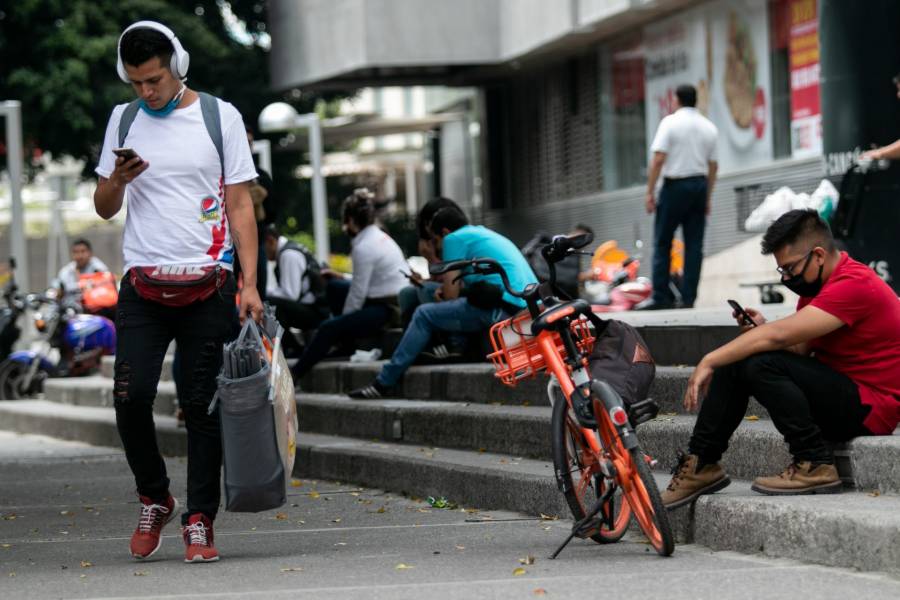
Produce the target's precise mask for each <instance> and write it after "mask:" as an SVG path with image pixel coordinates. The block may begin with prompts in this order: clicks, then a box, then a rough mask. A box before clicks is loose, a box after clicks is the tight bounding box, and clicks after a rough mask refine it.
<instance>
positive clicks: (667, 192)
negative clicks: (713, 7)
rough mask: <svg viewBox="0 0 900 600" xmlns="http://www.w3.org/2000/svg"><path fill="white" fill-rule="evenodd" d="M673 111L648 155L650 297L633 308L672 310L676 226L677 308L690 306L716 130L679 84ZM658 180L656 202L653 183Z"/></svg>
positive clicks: (714, 167)
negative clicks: (680, 253) (680, 267)
mask: <svg viewBox="0 0 900 600" xmlns="http://www.w3.org/2000/svg"><path fill="white" fill-rule="evenodd" d="M675 96H676V98H677V99H678V110H676V111H675V112H674V113H672V114H671V115H669V116H667V117H665V118H664V119H663V120H662V121H660V123H659V128H658V129H657V130H656V137H655V138H653V144H652V145H651V146H650V150H651V151H652V152H653V159H652V161H651V163H650V174H649V176H648V178H647V198H646V207H647V214H652V213H653V212H654V211H655V212H656V220H655V221H654V225H653V229H654V231H653V237H654V245H653V297H652V298H650V299H648V300H646V301H644V302H642V303H641V304H639V305H638V306H637V307H636V308H637V309H638V310H642V309H661V308H673V307H674V302H675V295H674V294H673V293H672V290H671V288H670V280H669V267H670V259H671V251H672V238H673V237H674V236H675V230H676V229H678V226H679V225H680V226H681V230H682V235H683V236H684V277H683V280H682V284H681V305H682V307H684V308H691V307H693V306H694V300H696V299H697V285H698V284H699V283H700V265H701V263H702V262H703V231H704V229H705V228H706V217H707V216H708V215H709V212H710V209H711V205H710V200H711V198H712V191H713V186H714V185H715V183H716V171H717V170H718V163H717V161H716V140H717V138H718V135H719V133H718V131H717V130H716V126H715V125H713V124H712V121H710V120H709V119H707V118H706V117H704V116H703V115H702V114H701V113H700V111H698V110H697V109H696V108H695V106H696V105H697V90H696V89H695V88H694V86H692V85H680V86H678V89H677V90H676V92H675ZM660 175H662V177H663V185H662V189H661V190H660V192H659V199H657V198H656V183H657V181H658V179H659V176H660Z"/></svg>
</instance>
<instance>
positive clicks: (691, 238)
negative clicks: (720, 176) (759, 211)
mask: <svg viewBox="0 0 900 600" xmlns="http://www.w3.org/2000/svg"><path fill="white" fill-rule="evenodd" d="M706 190H707V187H706V177H703V176H700V177H686V178H684V179H666V180H665V183H663V186H662V190H661V191H660V193H659V202H658V203H657V206H656V219H655V221H654V224H653V228H654V229H653V237H654V242H653V300H654V301H655V302H657V303H659V304H671V303H672V302H674V301H675V296H674V294H672V290H671V289H670V287H669V281H670V280H669V268H670V263H671V256H670V254H671V252H672V238H674V237H675V230H676V229H678V227H679V225H680V226H681V229H682V234H683V236H684V277H683V279H682V284H681V299H682V303H683V304H684V305H685V306H693V305H694V301H695V300H696V299H697V285H698V284H699V283H700V265H701V263H702V262H703V231H704V229H705V228H706Z"/></svg>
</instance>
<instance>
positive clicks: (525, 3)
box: [500, 0, 574, 59]
mask: <svg viewBox="0 0 900 600" xmlns="http://www.w3.org/2000/svg"><path fill="white" fill-rule="evenodd" d="M573 17H574V15H573V14H572V1H571V0H500V40H501V53H502V56H503V58H504V59H509V58H515V57H516V56H519V55H521V54H525V53H526V52H529V51H531V50H534V49H535V48H537V47H539V46H541V45H543V44H546V43H547V42H550V41H553V40H555V39H558V38H560V37H562V36H563V35H565V34H566V33H568V32H569V31H571V29H572V27H573V25H574V21H573Z"/></svg>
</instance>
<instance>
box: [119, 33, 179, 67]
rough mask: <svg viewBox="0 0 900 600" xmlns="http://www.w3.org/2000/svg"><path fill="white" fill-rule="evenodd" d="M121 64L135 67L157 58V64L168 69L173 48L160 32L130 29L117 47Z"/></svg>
mask: <svg viewBox="0 0 900 600" xmlns="http://www.w3.org/2000/svg"><path fill="white" fill-rule="evenodd" d="M119 52H120V54H121V55H122V62H123V63H125V64H126V65H131V66H132V67H137V66H140V65H142V64H144V63H145V62H147V61H148V60H150V59H152V58H155V57H159V62H160V64H161V65H162V66H164V67H165V68H167V69H168V68H169V64H170V63H171V60H172V54H174V52H175V47H174V46H172V42H170V41H169V38H167V37H166V36H165V35H164V34H163V33H162V32H159V31H157V30H155V29H148V28H146V27H139V28H138V29H132V30H131V31H129V32H128V33H126V34H125V35H123V36H122V43H121V44H120V46H119Z"/></svg>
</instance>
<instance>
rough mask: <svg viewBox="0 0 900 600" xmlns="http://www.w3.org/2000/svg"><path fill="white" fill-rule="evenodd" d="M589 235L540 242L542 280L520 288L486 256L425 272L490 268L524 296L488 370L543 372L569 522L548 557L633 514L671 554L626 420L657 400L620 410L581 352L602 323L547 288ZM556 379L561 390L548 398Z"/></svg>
mask: <svg viewBox="0 0 900 600" xmlns="http://www.w3.org/2000/svg"><path fill="white" fill-rule="evenodd" d="M592 237H593V236H591V235H590V234H583V235H578V236H571V237H566V236H557V237H555V238H554V239H553V241H552V242H551V243H550V244H548V245H547V246H545V247H544V248H543V249H542V250H541V254H542V255H543V257H544V259H545V260H546V261H547V264H548V265H549V267H550V269H549V270H550V279H549V281H548V282H547V283H545V284H542V285H539V284H530V285H529V286H528V287H526V288H525V289H524V290H522V291H518V290H513V289H511V288H510V283H509V278H508V277H507V274H506V272H505V271H504V270H503V267H502V266H501V265H500V264H499V263H498V262H497V261H495V260H493V259H490V258H476V259H471V260H461V261H451V262H445V263H439V264H436V265H432V267H431V272H432V273H434V274H441V273H447V272H450V271H459V272H460V273H462V274H463V275H467V274H480V275H491V274H497V275H499V276H500V278H501V280H502V282H503V286H504V287H505V288H506V291H507V292H509V293H510V294H512V295H513V296H515V297H517V298H521V299H523V300H525V302H526V303H527V306H528V308H527V309H526V310H523V311H522V312H521V313H519V314H518V315H516V316H514V317H513V318H511V319H507V320H505V321H501V322H499V323H496V324H495V325H494V326H493V327H492V328H491V343H492V344H493V346H494V350H495V351H494V352H493V353H492V354H491V355H490V356H489V358H490V359H491V360H492V361H493V363H494V366H495V368H496V372H495V376H496V377H497V378H499V379H500V380H501V382H503V383H504V384H505V385H509V386H515V385H516V383H517V382H518V381H519V380H521V379H524V378H526V377H535V376H536V375H537V374H538V373H541V372H543V371H548V372H549V373H550V376H551V382H552V384H553V385H552V386H551V387H548V392H550V394H551V404H552V406H553V408H552V420H551V428H552V435H553V466H554V473H555V476H556V481H557V485H558V487H559V489H560V491H561V492H562V493H563V495H564V496H565V498H566V502H567V504H568V505H569V509H570V510H571V512H572V515H573V516H574V518H575V521H576V522H575V524H574V526H573V528H572V533H571V534H570V535H569V537H568V538H567V539H566V540H565V542H563V544H562V545H561V546H560V547H559V548H558V549H557V550H556V552H554V554H553V555H552V556H551V558H556V556H557V555H558V554H559V553H560V552H561V551H562V550H563V548H565V546H566V545H567V544H568V543H569V542H570V541H571V540H572V539H573V538H574V537H580V538H591V539H592V540H594V541H596V542H598V543H611V542H616V541H618V540H619V539H621V538H622V536H623V535H624V534H625V532H626V530H627V529H628V526H629V524H630V522H631V518H632V516H633V517H634V520H635V521H636V522H637V523H638V525H639V526H640V528H641V530H642V531H643V532H644V534H645V535H646V536H647V538H648V540H649V541H650V544H651V545H652V546H653V548H654V549H655V550H656V551H657V552H658V553H659V554H660V555H661V556H669V555H671V554H672V552H673V551H674V549H675V542H674V537H673V535H672V528H671V526H670V525H669V520H668V515H667V512H666V509H665V507H664V506H663V504H662V500H661V498H660V494H659V489H658V488H657V486H656V482H655V481H654V479H653V475H652V473H651V471H650V463H651V462H652V461H651V459H650V458H649V457H648V456H647V455H646V454H645V453H644V452H643V450H641V447H640V444H639V443H638V438H637V435H636V434H635V430H634V425H637V424H638V423H639V422H643V420H646V419H647V418H652V415H655V411H653V410H652V408H655V405H653V404H652V401H649V400H647V401H644V402H641V403H638V404H635V405H633V406H632V407H631V408H630V409H627V408H626V406H625V403H624V402H623V400H622V398H621V397H620V396H619V394H618V393H616V391H615V390H614V389H613V388H612V387H611V386H610V385H609V384H608V383H606V382H605V381H601V380H598V379H595V378H593V377H592V376H591V373H590V370H589V368H588V357H589V356H590V353H591V349H592V347H593V343H594V339H595V338H594V335H595V334H594V333H592V332H591V328H590V326H591V325H592V326H593V327H594V331H595V332H596V334H599V333H600V332H602V330H603V329H604V327H605V322H604V321H603V320H602V319H601V318H600V317H598V316H597V315H596V314H594V313H593V312H592V311H591V305H590V304H589V303H588V302H586V301H584V300H569V301H563V300H561V299H560V298H559V297H558V296H557V294H556V292H555V282H556V269H555V264H556V263H557V262H559V261H561V260H563V259H564V258H565V257H566V256H568V255H569V254H572V253H574V252H577V251H578V250H579V249H580V248H583V247H584V246H586V245H588V244H589V243H590V242H591V240H592ZM556 386H558V388H559V391H560V392H561V393H562V398H561V399H559V398H557V399H556V400H554V396H555V395H556V394H554V393H553V392H552V389H553V388H555V387H556ZM563 399H564V401H560V400H563ZM648 415H649V416H648Z"/></svg>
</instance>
